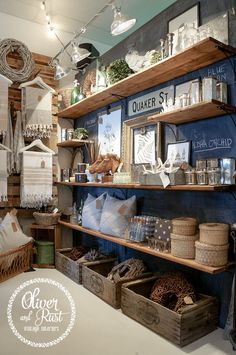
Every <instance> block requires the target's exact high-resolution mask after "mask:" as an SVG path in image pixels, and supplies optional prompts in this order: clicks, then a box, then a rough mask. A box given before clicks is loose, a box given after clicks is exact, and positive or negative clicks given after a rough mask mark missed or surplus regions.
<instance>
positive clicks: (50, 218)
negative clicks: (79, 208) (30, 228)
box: [33, 212, 61, 226]
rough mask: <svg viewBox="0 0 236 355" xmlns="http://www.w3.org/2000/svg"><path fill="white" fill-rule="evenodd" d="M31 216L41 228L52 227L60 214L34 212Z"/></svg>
mask: <svg viewBox="0 0 236 355" xmlns="http://www.w3.org/2000/svg"><path fill="white" fill-rule="evenodd" d="M33 216H34V218H35V222H36V223H37V224H41V225H42V226H52V225H54V224H57V223H58V219H59V218H60V216H61V213H41V212H34V213H33Z"/></svg>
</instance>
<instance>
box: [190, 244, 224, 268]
mask: <svg viewBox="0 0 236 355" xmlns="http://www.w3.org/2000/svg"><path fill="white" fill-rule="evenodd" d="M195 246H196V259H195V260H196V262H197V263H199V264H204V265H208V266H224V265H226V264H227V262H228V249H229V244H225V245H209V244H204V243H201V242H199V241H196V242H195Z"/></svg>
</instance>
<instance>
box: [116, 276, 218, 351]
mask: <svg viewBox="0 0 236 355" xmlns="http://www.w3.org/2000/svg"><path fill="white" fill-rule="evenodd" d="M157 278H158V277H157V276H154V277H150V278H147V279H143V280H137V281H133V282H129V283H126V284H124V285H123V286H122V295H121V309H122V312H123V313H124V314H126V315H127V316H129V317H131V318H133V319H134V320H136V321H138V322H139V323H141V324H142V325H144V326H146V327H147V328H149V329H151V330H152V331H154V332H155V333H157V334H159V335H162V336H163V337H165V338H166V339H168V340H169V341H171V342H173V343H175V344H176V345H179V346H180V347H183V346H185V345H187V344H190V343H192V342H193V341H195V340H197V339H198V338H201V337H202V336H204V335H206V334H208V333H210V332H212V331H213V330H214V329H216V328H217V322H218V302H217V299H216V298H215V297H211V296H206V295H200V299H199V300H198V301H197V302H196V303H194V304H193V305H189V306H186V307H185V309H184V311H183V313H182V314H178V313H176V312H173V311H171V310H170V309H168V308H166V307H163V306H161V305H160V304H158V303H155V302H153V301H151V300H150V299H149V296H150V293H151V289H152V287H153V285H154V283H155V281H156V280H157Z"/></svg>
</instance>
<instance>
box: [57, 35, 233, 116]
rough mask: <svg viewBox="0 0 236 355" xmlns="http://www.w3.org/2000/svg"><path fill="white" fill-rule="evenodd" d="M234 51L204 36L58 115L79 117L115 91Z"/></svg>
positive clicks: (131, 90) (132, 89) (128, 90)
mask: <svg viewBox="0 0 236 355" xmlns="http://www.w3.org/2000/svg"><path fill="white" fill-rule="evenodd" d="M235 53H236V49H235V48H233V47H231V46H228V45H225V44H223V43H221V42H219V41H217V40H215V39H213V38H211V37H209V38H206V39H204V40H202V41H200V42H198V43H196V44H195V45H193V46H191V47H189V48H187V49H186V50H184V51H182V52H180V53H178V54H176V55H173V56H172V57H170V58H167V59H164V60H162V61H160V62H159V63H157V64H154V65H152V66H150V67H148V68H146V69H144V70H142V71H140V72H138V73H135V74H132V75H131V76H129V77H128V78H125V79H123V80H121V81H119V82H118V83H115V84H113V85H111V86H109V87H108V88H106V89H105V90H103V91H100V92H98V93H95V94H93V95H91V96H89V97H87V98H86V99H84V100H81V101H80V102H78V103H76V104H74V105H72V106H70V107H68V108H66V109H65V110H62V111H60V112H59V113H58V117H63V118H70V119H71V118H74V119H76V118H79V117H81V116H84V115H85V114H88V113H89V112H92V111H95V110H97V109H99V108H102V107H104V106H106V105H108V104H111V103H112V102H116V101H119V100H120V98H119V95H120V97H122V96H124V97H128V96H131V95H134V94H136V93H138V92H141V91H143V90H145V89H149V88H151V87H153V86H155V85H158V84H161V83H164V82H166V81H168V80H172V79H175V78H178V77H180V76H182V75H185V74H187V73H190V72H192V71H195V70H198V69H200V68H203V67H206V66H208V65H210V64H213V63H216V62H218V61H220V60H222V59H225V58H226V57H229V56H230V55H232V54H235Z"/></svg>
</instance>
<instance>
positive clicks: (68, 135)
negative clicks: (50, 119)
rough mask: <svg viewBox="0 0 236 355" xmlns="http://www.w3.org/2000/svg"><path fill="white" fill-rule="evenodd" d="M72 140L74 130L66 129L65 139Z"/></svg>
mask: <svg viewBox="0 0 236 355" xmlns="http://www.w3.org/2000/svg"><path fill="white" fill-rule="evenodd" d="M73 138H74V129H73V128H67V134H66V139H67V140H71V139H73Z"/></svg>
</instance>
